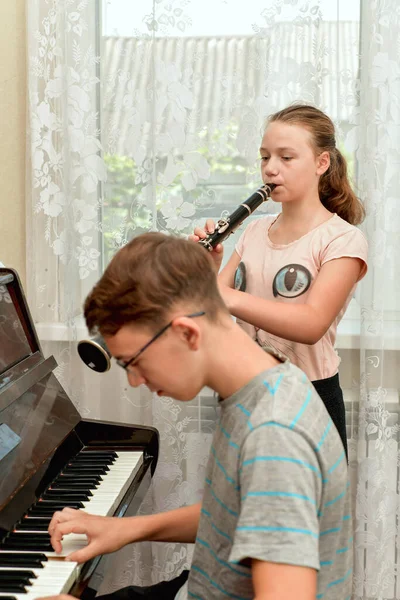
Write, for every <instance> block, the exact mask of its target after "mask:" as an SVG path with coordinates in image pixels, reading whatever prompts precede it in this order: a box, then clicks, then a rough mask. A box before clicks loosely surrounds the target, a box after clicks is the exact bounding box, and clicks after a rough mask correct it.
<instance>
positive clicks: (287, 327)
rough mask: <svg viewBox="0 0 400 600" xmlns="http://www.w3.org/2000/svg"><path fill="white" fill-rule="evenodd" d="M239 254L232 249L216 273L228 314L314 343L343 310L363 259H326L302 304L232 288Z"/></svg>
mask: <svg viewBox="0 0 400 600" xmlns="http://www.w3.org/2000/svg"><path fill="white" fill-rule="evenodd" d="M239 262H240V257H239V255H238V254H237V253H236V252H234V254H233V255H232V257H231V258H230V260H229V262H228V263H227V265H226V267H225V268H224V269H223V270H222V271H221V273H220V275H219V276H218V281H219V283H220V293H221V296H222V297H223V299H224V301H225V303H226V305H227V307H228V309H229V311H230V312H231V314H232V315H233V316H235V317H237V318H239V319H241V320H243V321H246V323H250V324H251V325H254V327H258V328H260V329H262V330H264V331H267V332H268V333H271V334H273V335H276V336H278V337H281V338H284V339H286V340H290V341H292V342H300V343H302V344H315V343H316V342H318V340H320V339H321V337H322V336H323V335H324V334H325V333H326V331H327V330H328V329H329V327H330V325H331V324H332V322H333V321H334V320H335V318H336V317H337V315H338V314H339V313H340V311H341V310H342V309H343V306H344V305H345V302H346V300H347V298H348V296H349V294H350V293H351V290H352V289H353V287H354V285H355V284H356V283H357V281H358V279H359V277H360V274H361V270H362V268H363V261H362V260H360V259H358V258H348V257H345V258H337V259H334V260H330V261H328V262H326V263H325V264H324V265H323V266H322V267H321V270H320V272H319V273H318V277H317V278H316V279H315V281H314V284H313V286H312V288H311V290H310V293H309V294H308V296H307V300H306V301H305V302H304V303H303V304H290V303H286V302H275V301H272V300H265V299H263V298H258V297H256V296H252V295H251V294H248V293H246V292H239V291H237V290H234V289H232V286H233V277H234V273H235V270H236V267H237V265H238V264H239Z"/></svg>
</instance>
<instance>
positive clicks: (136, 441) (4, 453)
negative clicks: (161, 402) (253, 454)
mask: <svg viewBox="0 0 400 600" xmlns="http://www.w3.org/2000/svg"><path fill="white" fill-rule="evenodd" d="M56 366H57V363H56V361H55V359H54V357H52V356H50V357H48V358H45V357H44V356H43V353H42V351H41V348H40V344H39V340H38V338H37V334H36V331H35V327H34V325H33V321H32V318H31V315H30V311H29V308H28V305H27V302H26V300H25V297H24V294H23V290H22V287H21V284H20V281H19V278H18V275H17V273H16V272H15V271H13V270H11V269H4V268H0V544H2V543H3V542H4V541H5V540H7V539H8V536H9V535H11V534H10V532H12V531H13V530H14V527H15V524H16V523H18V522H19V521H20V520H21V519H22V518H23V517H24V515H26V514H27V512H28V511H29V509H30V507H31V506H32V505H35V504H37V501H38V499H39V498H40V496H41V495H42V494H43V492H44V491H45V490H47V488H48V487H49V485H50V483H51V482H52V481H53V480H54V479H55V478H56V476H57V475H58V474H59V473H60V472H61V471H62V470H63V469H64V467H65V465H66V464H67V463H68V462H69V461H70V460H71V459H73V457H75V456H76V455H77V454H78V453H82V452H85V451H86V450H92V451H94V450H96V451H99V452H100V453H101V452H103V451H105V450H107V451H109V450H110V451H112V450H116V451H126V450H129V451H130V450H134V451H136V450H137V451H141V452H143V463H142V465H141V466H140V468H139V470H138V471H137V473H136V474H135V476H134V479H133V481H132V482H131V483H130V485H129V489H127V490H125V491H124V494H123V497H121V498H118V502H117V505H116V506H115V509H114V510H113V515H114V516H123V515H134V514H135V513H136V512H137V510H138V508H139V506H140V504H141V502H142V500H143V497H144V495H145V493H146V491H147V489H148V486H149V483H150V481H151V477H152V475H153V473H154V470H155V468H156V464H157V458H158V446H159V440H158V432H157V430H155V429H154V428H151V427H143V426H137V425H125V424H115V423H108V422H101V421H94V420H89V419H82V418H81V417H80V415H79V413H78V411H77V410H76V408H75V406H74V405H73V403H72V401H71V400H70V399H69V398H68V396H67V394H66V392H65V391H64V389H63V388H62V386H61V384H60V383H59V381H58V380H57V378H56V376H55V375H54V373H53V371H54V369H55V367H56ZM93 493H94V494H95V492H93ZM1 547H3V546H2V545H1V546H0V548H1ZM6 550H7V548H6V549H5V550H4V548H3V551H6ZM0 558H1V553H0ZM105 564H106V557H98V558H97V559H94V560H92V561H90V562H89V563H86V564H85V565H84V566H83V568H81V570H80V573H79V577H78V578H77V580H76V581H75V582H74V584H73V586H72V588H71V589H70V592H71V593H73V594H75V595H77V596H79V597H82V598H91V597H93V596H94V595H95V593H96V592H97V589H98V585H99V582H100V581H101V578H102V573H103V572H104V569H105ZM0 592H1V590H0ZM0 595H1V594H0ZM9 595H11V596H12V594H9Z"/></svg>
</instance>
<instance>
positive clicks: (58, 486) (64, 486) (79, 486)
mask: <svg viewBox="0 0 400 600" xmlns="http://www.w3.org/2000/svg"><path fill="white" fill-rule="evenodd" d="M97 487H98V485H97V484H96V485H94V484H90V483H81V482H75V483H74V482H73V481H70V482H68V483H62V482H60V483H52V484H51V486H50V487H49V490H76V491H77V492H79V491H81V490H82V491H83V492H89V491H90V490H95V489H96V488H97ZM47 491H48V490H47Z"/></svg>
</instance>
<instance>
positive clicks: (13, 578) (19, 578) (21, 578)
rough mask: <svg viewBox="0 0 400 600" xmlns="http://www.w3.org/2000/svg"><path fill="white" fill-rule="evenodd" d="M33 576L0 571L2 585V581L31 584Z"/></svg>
mask: <svg viewBox="0 0 400 600" xmlns="http://www.w3.org/2000/svg"><path fill="white" fill-rule="evenodd" d="M30 582H31V578H30V577H29V575H21V574H20V575H14V574H13V573H12V572H11V573H8V574H7V573H4V572H3V571H0V586H1V584H2V583H23V584H24V585H30Z"/></svg>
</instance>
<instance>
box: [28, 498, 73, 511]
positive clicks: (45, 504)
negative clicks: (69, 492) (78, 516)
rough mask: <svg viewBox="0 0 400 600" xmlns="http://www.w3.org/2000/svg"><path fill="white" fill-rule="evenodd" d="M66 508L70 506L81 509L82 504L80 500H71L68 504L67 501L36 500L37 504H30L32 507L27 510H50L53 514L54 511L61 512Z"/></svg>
mask: <svg viewBox="0 0 400 600" xmlns="http://www.w3.org/2000/svg"><path fill="white" fill-rule="evenodd" d="M66 506H70V507H71V508H83V504H82V502H81V501H80V500H72V501H71V502H69V501H68V500H64V499H63V500H38V501H37V502H35V504H32V506H31V507H30V508H29V510H32V508H34V509H35V510H36V509H37V508H38V509H39V510H40V509H43V510H48V509H50V508H52V509H53V511H54V512H55V511H56V510H62V509H63V508H65V507H66ZM28 512H29V511H28Z"/></svg>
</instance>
